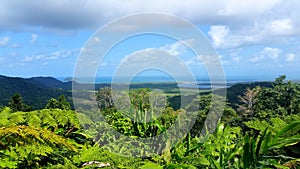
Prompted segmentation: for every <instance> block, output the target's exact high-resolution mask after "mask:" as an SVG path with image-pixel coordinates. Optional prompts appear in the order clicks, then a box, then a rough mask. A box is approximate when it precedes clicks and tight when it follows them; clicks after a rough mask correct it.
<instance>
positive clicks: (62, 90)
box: [0, 75, 272, 109]
mask: <svg viewBox="0 0 300 169" xmlns="http://www.w3.org/2000/svg"><path fill="white" fill-rule="evenodd" d="M105 86H110V84H108V83H101V84H97V85H96V87H95V88H96V89H99V88H102V87H105ZM255 86H261V87H272V82H253V83H241V84H235V85H233V86H231V87H230V88H227V100H228V102H229V104H230V105H231V106H232V107H234V108H235V105H236V104H237V103H238V102H239V99H238V96H239V95H243V93H244V92H245V91H246V88H247V87H249V88H253V87H255ZM130 88H150V89H151V88H158V89H161V90H164V91H165V92H167V93H168V92H172V91H173V89H174V88H178V87H177V85H176V83H137V84H133V85H131V86H130ZM71 90H72V83H71V82H62V81H60V80H57V79H55V78H53V77H32V78H19V77H7V76H1V75H0V107H1V106H6V105H7V103H8V102H9V99H10V98H11V97H12V96H13V95H14V94H15V93H19V94H20V95H21V96H22V98H23V100H24V103H26V104H28V105H30V106H31V107H32V108H33V109H41V108H44V107H45V105H46V104H47V101H48V100H50V99H51V98H58V97H59V96H60V95H62V94H64V95H65V96H66V98H67V100H68V101H70V102H71V96H72V92H71ZM216 93H217V92H216ZM204 94H205V93H204ZM169 101H170V102H173V103H170V104H171V105H173V106H172V107H173V108H175V109H176V108H177V107H178V103H179V102H180V97H179V96H174V97H173V98H169Z"/></svg>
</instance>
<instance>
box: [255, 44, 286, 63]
mask: <svg viewBox="0 0 300 169" xmlns="http://www.w3.org/2000/svg"><path fill="white" fill-rule="evenodd" d="M281 52H282V51H281V50H280V49H278V48H270V47H265V48H264V49H263V50H262V51H261V52H260V54H259V56H256V57H253V58H250V61H251V62H259V61H262V60H264V59H266V58H267V59H271V60H273V61H274V60H276V59H277V58H278V57H279V54H280V53H281Z"/></svg>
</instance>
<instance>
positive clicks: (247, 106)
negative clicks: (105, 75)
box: [0, 76, 300, 169]
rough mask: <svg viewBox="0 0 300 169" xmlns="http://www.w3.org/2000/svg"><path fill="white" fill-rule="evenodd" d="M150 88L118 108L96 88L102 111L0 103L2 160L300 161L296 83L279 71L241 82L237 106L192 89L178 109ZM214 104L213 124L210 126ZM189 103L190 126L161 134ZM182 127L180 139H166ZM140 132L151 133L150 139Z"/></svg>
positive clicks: (145, 163)
mask: <svg viewBox="0 0 300 169" xmlns="http://www.w3.org/2000/svg"><path fill="white" fill-rule="evenodd" d="M149 92H150V90H149V89H134V90H132V91H131V92H130V93H129V94H130V104H129V105H124V107H125V109H123V110H118V109H117V108H116V107H115V105H114V102H113V101H112V96H111V91H110V89H109V88H102V89H100V90H99V91H98V93H97V94H96V98H97V101H98V106H99V109H100V110H101V114H102V116H103V118H97V116H96V115H97V113H96V112H75V111H73V110H69V108H70V107H69V106H63V105H65V104H63V105H62V106H57V105H59V104H60V103H59V102H57V101H55V100H51V101H49V104H47V106H46V108H47V109H41V110H35V111H28V112H23V111H18V110H17V109H12V108H9V107H4V108H1V111H0V117H1V118H0V168H22V169H23V168H102V167H103V168H142V169H146V168H151V169H152V168H153V169H162V168H167V169H180V168H182V169H193V168H217V169H224V168H236V169H239V168H299V167H300V159H299V157H300V148H299V147H300V110H299V106H300V85H298V84H296V83H292V82H286V81H285V77H284V76H281V77H279V78H277V79H276V80H275V82H274V83H273V87H271V88H270V87H259V86H256V87H255V88H249V89H247V90H246V91H245V93H244V94H243V95H241V96H239V99H240V103H239V105H237V106H236V107H237V108H236V109H234V108H231V107H230V106H228V105H225V106H224V108H223V110H221V107H220V108H219V107H218V105H219V104H211V98H212V96H213V95H212V94H208V95H201V96H198V97H195V98H194V99H192V100H191V101H190V103H189V104H188V105H187V106H186V107H184V108H182V109H179V110H174V109H173V108H171V107H169V104H168V103H167V102H163V101H158V102H156V103H155V104H158V103H163V107H161V108H158V109H154V108H153V104H154V102H152V101H151V100H149V97H150V95H149ZM216 97H221V96H216ZM161 99H162V100H163V98H161ZM220 99H222V98H220ZM223 99H224V98H223ZM61 100H63V101H64V99H61ZM195 105H197V106H196V107H198V109H193V108H194V107H195ZM126 106H128V107H127V108H126ZM220 106H221V105H220ZM212 107H214V110H215V111H216V112H215V114H214V115H215V116H214V117H213V118H214V120H215V119H217V121H218V124H217V126H216V129H215V130H214V131H213V132H208V130H204V129H208V128H209V127H210V126H209V125H210V121H209V118H211V117H207V116H208V112H209V111H210V110H211V108H212ZM191 111H192V112H193V113H196V116H195V117H196V119H195V123H194V125H193V126H191V129H190V130H189V132H186V133H184V132H179V131H173V133H172V132H171V134H169V135H168V134H165V135H163V134H164V133H165V132H166V130H168V129H170V128H172V126H179V129H180V126H184V125H185V123H186V119H187V118H182V117H188V115H189V113H190V112H191ZM219 111H222V112H219ZM157 114H159V115H160V116H157ZM222 114H223V115H222ZM91 115H92V116H91ZM176 129H177V128H176ZM112 131H114V132H115V133H119V134H114V133H113V132H112ZM180 133H184V134H183V135H182V136H181V135H180V137H181V138H182V139H180V140H177V142H171V141H170V138H171V137H172V136H173V135H176V134H180ZM157 136H162V137H159V139H157V138H158V137H157ZM138 138H153V140H152V141H153V143H155V144H149V142H140V141H138ZM156 143H157V144H156ZM158 143H159V144H158ZM150 152H159V153H157V154H156V153H154V154H153V153H150Z"/></svg>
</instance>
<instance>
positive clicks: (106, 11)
mask: <svg viewBox="0 0 300 169" xmlns="http://www.w3.org/2000/svg"><path fill="white" fill-rule="evenodd" d="M299 7H300V2H299V1H298V0H285V1H284V0H264V1H261V0H260V1H258V0H251V1H250V0H247V1H240V0H226V1H221V0H186V1H177V0H176V1H173V0H165V1H161V0H153V1H141V0H132V1H128V2H126V3H125V2H124V1H123V0H98V1H92V0H90V1H89V0H86V1H85V0H72V1H70V0H60V1H50V0H44V1H39V0H31V1H20V0H2V1H1V4H0V21H1V22H0V74H1V75H7V76H21V77H32V76H55V77H62V76H63V77H69V76H72V75H73V71H74V66H75V64H76V62H77V58H78V56H79V53H80V51H82V50H83V48H84V45H85V43H86V41H87V40H88V39H89V38H90V37H91V36H92V35H93V34H94V33H95V32H96V31H97V30H98V29H99V28H100V27H102V26H104V25H105V24H107V23H109V22H111V21H112V20H114V19H118V18H119V17H124V16H127V15H132V14H136V13H141V12H160V13H166V14H172V15H175V16H178V17H181V18H184V19H186V20H187V21H189V22H191V23H192V24H194V25H196V26H197V27H198V28H199V29H200V30H201V31H202V32H203V33H204V34H205V36H206V37H207V38H208V39H209V40H210V42H211V44H212V45H213V46H214V48H215V49H216V52H217V54H218V56H219V59H220V61H221V63H222V65H223V68H224V71H225V74H226V77H228V78H229V79H230V78H240V79H255V80H256V79H258V80H264V79H267V80H272V79H274V78H276V77H278V76H279V75H281V74H286V75H287V77H288V79H300V77H299V73H300V70H299V68H300V54H299V53H300V29H299V27H300V20H299V18H300V10H299ZM147 48H156V49H161V50H164V51H167V52H170V53H171V54H173V55H176V56H179V57H180V58H181V59H182V60H183V61H184V62H185V63H186V64H187V65H188V66H189V67H190V69H191V70H193V71H195V72H200V73H199V74H200V75H201V73H203V72H204V69H203V65H202V64H201V63H203V62H205V61H203V60H202V62H199V60H198V59H197V56H196V55H194V54H193V53H192V52H191V51H190V49H188V48H186V47H185V46H184V45H183V44H182V43H180V42H178V41H176V40H174V39H171V38H168V37H163V36H158V35H143V36H134V37H130V38H128V39H126V40H125V41H123V42H122V43H119V44H117V45H116V46H115V47H114V48H113V49H112V50H111V51H110V52H109V53H108V54H107V56H106V57H105V59H104V60H103V62H102V64H101V65H100V67H99V70H98V75H101V76H111V75H112V74H113V72H114V70H115V69H116V67H117V66H118V63H119V62H120V61H121V60H122V59H124V58H126V56H128V55H130V54H131V53H133V52H135V51H138V50H142V49H147ZM207 61H209V58H207ZM204 74H205V73H204Z"/></svg>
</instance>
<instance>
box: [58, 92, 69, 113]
mask: <svg viewBox="0 0 300 169" xmlns="http://www.w3.org/2000/svg"><path fill="white" fill-rule="evenodd" d="M58 104H59V107H60V109H62V110H70V109H71V105H70V103H69V102H68V101H67V99H66V97H65V95H60V96H59V98H58Z"/></svg>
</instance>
